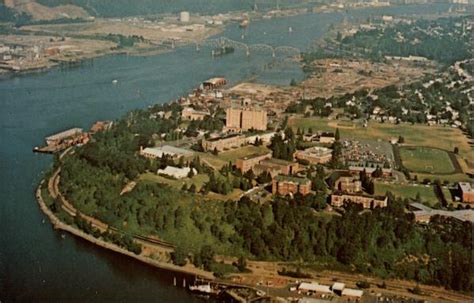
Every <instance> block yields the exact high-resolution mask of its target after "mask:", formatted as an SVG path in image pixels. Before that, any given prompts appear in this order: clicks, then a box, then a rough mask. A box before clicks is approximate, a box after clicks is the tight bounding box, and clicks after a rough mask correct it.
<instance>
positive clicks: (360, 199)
mask: <svg viewBox="0 0 474 303" xmlns="http://www.w3.org/2000/svg"><path fill="white" fill-rule="evenodd" d="M344 203H357V204H360V205H362V207H363V208H375V207H387V204H388V198H387V197H381V196H380V197H379V196H368V195H363V194H350V193H343V192H341V193H338V192H336V193H333V194H332V195H331V205H332V206H334V207H341V206H343V205H344Z"/></svg>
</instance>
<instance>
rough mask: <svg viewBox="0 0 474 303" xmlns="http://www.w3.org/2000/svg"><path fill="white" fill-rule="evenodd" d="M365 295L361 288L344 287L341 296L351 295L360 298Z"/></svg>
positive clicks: (350, 296)
mask: <svg viewBox="0 0 474 303" xmlns="http://www.w3.org/2000/svg"><path fill="white" fill-rule="evenodd" d="M363 295H364V291H362V290H359V289H352V288H344V289H343V290H342V292H341V296H343V297H349V298H353V299H360V298H362V296H363Z"/></svg>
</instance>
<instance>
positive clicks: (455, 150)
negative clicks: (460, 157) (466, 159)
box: [453, 146, 459, 155]
mask: <svg viewBox="0 0 474 303" xmlns="http://www.w3.org/2000/svg"><path fill="white" fill-rule="evenodd" d="M453 152H454V153H455V154H456V155H457V154H459V148H458V147H457V146H456V147H455V148H454V151H453Z"/></svg>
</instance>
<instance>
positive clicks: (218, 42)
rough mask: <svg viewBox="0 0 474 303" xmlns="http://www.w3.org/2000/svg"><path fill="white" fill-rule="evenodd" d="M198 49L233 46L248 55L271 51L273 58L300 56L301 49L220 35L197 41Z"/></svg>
mask: <svg viewBox="0 0 474 303" xmlns="http://www.w3.org/2000/svg"><path fill="white" fill-rule="evenodd" d="M195 46H196V51H200V50H201V48H202V47H210V48H226V47H232V48H234V49H239V50H242V51H244V52H245V54H246V55H247V56H250V55H251V54H253V53H269V54H271V56H272V57H273V58H275V57H277V56H283V57H293V56H299V55H300V54H301V50H300V49H299V48H297V47H293V46H271V45H269V44H263V43H257V44H247V43H243V42H241V41H236V40H232V39H229V38H226V37H220V38H216V39H208V40H205V41H203V42H201V43H198V42H195Z"/></svg>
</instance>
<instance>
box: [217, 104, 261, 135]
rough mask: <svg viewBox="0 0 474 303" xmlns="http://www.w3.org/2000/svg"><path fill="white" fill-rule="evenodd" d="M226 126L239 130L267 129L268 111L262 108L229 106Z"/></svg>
mask: <svg viewBox="0 0 474 303" xmlns="http://www.w3.org/2000/svg"><path fill="white" fill-rule="evenodd" d="M226 128H227V129H230V130H237V131H241V130H243V131H246V130H249V129H255V130H267V112H266V111H265V110H260V109H249V108H228V109H227V110H226Z"/></svg>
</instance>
